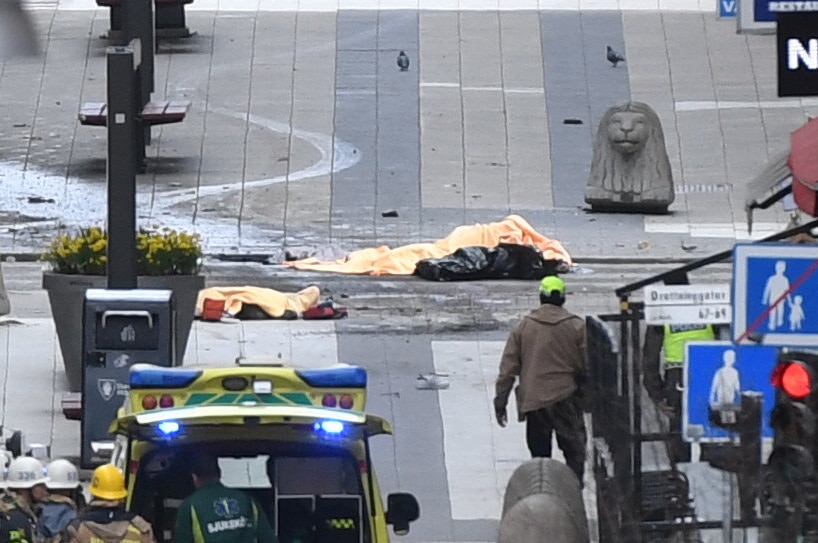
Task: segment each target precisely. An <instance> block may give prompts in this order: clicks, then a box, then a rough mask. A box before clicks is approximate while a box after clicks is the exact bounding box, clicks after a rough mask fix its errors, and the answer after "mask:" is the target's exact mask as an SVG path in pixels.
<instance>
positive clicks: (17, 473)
mask: <svg viewBox="0 0 818 543" xmlns="http://www.w3.org/2000/svg"><path fill="white" fill-rule="evenodd" d="M47 480H48V477H46V474H45V466H43V465H42V464H41V463H40V461H39V460H37V459H36V458H32V457H31V456H18V457H17V458H15V459H14V460H12V461H11V464H9V471H8V477H7V479H6V486H7V487H8V488H11V489H15V488H33V487H35V486H37V485H41V484H44V483H45V482H46V481H47Z"/></svg>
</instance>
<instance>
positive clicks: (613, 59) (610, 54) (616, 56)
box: [605, 45, 625, 68]
mask: <svg viewBox="0 0 818 543" xmlns="http://www.w3.org/2000/svg"><path fill="white" fill-rule="evenodd" d="M605 58H607V59H608V62H610V63H611V64H613V67H614V68H616V65H617V64H618V63H620V62H625V57H623V56H622V55H621V54H620V53H617V52H616V51H614V49H613V47H611V46H610V45H609V46H608V51H607V53H606V54H605Z"/></svg>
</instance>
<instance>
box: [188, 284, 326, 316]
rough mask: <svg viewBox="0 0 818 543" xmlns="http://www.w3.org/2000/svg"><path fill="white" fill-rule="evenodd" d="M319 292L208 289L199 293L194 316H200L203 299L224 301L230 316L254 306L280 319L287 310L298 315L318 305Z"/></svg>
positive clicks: (254, 288) (228, 288)
mask: <svg viewBox="0 0 818 543" xmlns="http://www.w3.org/2000/svg"><path fill="white" fill-rule="evenodd" d="M320 297H321V291H320V290H319V289H318V287H316V286H310V287H307V288H305V289H304V290H300V291H298V292H296V293H291V292H290V293H284V292H279V291H277V290H273V289H271V288H264V287H210V288H205V289H202V290H200V291H199V299H198V300H197V301H196V315H197V316H198V315H201V314H202V306H203V305H204V301H205V298H210V299H212V300H224V301H225V302H224V310H225V311H227V312H228V313H230V314H231V315H236V314H238V312H239V311H241V308H242V305H243V304H255V305H257V306H259V307H260V308H261V309H262V310H263V311H264V312H265V313H267V314H268V315H270V316H271V317H273V318H277V317H281V316H282V315H284V311H286V310H287V309H289V310H290V311H295V312H296V313H298V314H299V315H300V314H301V313H303V312H304V311H305V310H307V309H309V308H311V307H313V306H315V305H318V299H319V298H320Z"/></svg>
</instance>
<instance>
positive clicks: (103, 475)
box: [62, 464, 156, 543]
mask: <svg viewBox="0 0 818 543" xmlns="http://www.w3.org/2000/svg"><path fill="white" fill-rule="evenodd" d="M88 491H89V492H90V493H91V496H92V497H93V498H92V499H91V503H89V504H88V507H87V508H86V509H85V510H84V511H83V512H82V513H80V514H79V516H78V517H77V518H76V519H74V520H73V521H72V522H71V523H70V524H69V525H68V526H67V527H66V528H65V530H64V531H63V534H62V541H63V542H64V543H119V542H128V543H156V540H155V539H154V537H153V529H152V528H151V525H150V523H148V521H146V520H145V519H143V518H142V517H140V516H139V515H136V514H134V513H131V512H130V511H125V501H124V500H125V498H126V497H127V496H128V491H127V490H125V477H124V476H123V475H122V472H120V471H119V469H117V468H116V466H114V465H112V464H104V465H102V466H99V467H98V468H97V469H95V470H94V477H93V479H92V480H91V486H90V487H89V488H88Z"/></svg>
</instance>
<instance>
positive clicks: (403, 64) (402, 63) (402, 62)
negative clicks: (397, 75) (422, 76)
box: [398, 51, 409, 72]
mask: <svg viewBox="0 0 818 543" xmlns="http://www.w3.org/2000/svg"><path fill="white" fill-rule="evenodd" d="M398 67H399V68H400V71H402V72H406V71H408V70H409V57H408V56H407V55H406V53H404V52H403V51H401V52H400V53H398Z"/></svg>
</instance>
